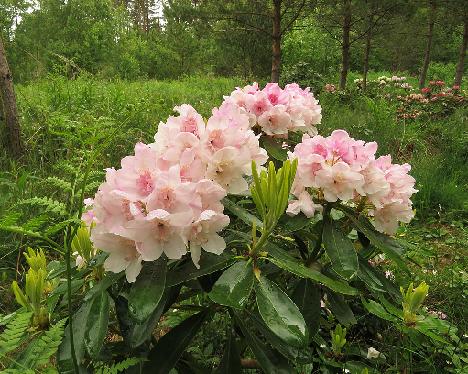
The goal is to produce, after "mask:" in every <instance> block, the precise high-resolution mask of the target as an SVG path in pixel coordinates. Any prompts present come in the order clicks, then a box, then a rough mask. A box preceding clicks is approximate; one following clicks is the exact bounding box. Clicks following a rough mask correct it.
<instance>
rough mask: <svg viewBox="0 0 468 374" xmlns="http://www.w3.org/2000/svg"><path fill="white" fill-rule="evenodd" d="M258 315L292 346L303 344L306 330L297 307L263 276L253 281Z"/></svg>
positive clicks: (305, 340)
mask: <svg viewBox="0 0 468 374" xmlns="http://www.w3.org/2000/svg"><path fill="white" fill-rule="evenodd" d="M255 294H256V296H257V306H258V311H259V312H260V315H261V316H262V319H263V321H265V323H266V325H267V326H268V327H269V328H270V330H271V331H273V332H274V333H275V334H276V335H278V337H280V338H281V339H283V340H284V341H285V342H287V343H288V344H291V345H292V346H294V347H302V346H305V345H306V344H307V342H308V331H307V327H306V323H305V321H304V317H302V314H301V312H300V311H299V308H298V307H297V306H296V304H294V303H293V302H292V301H291V299H290V298H289V297H288V295H286V293H284V292H283V291H282V290H281V289H280V288H279V287H278V286H277V285H276V284H275V283H273V282H272V281H270V280H269V279H268V278H266V277H264V276H260V279H259V281H258V282H255Z"/></svg>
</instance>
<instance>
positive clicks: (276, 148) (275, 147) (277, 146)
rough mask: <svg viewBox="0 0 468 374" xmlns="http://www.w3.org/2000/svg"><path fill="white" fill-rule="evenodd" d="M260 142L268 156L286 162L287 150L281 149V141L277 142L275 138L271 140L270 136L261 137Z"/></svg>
mask: <svg viewBox="0 0 468 374" xmlns="http://www.w3.org/2000/svg"><path fill="white" fill-rule="evenodd" d="M261 142H262V145H263V148H265V149H266V151H267V152H268V155H269V156H271V157H273V158H274V159H276V160H279V161H286V160H287V158H288V150H287V149H283V148H282V145H283V140H282V139H279V140H277V139H275V138H272V137H271V136H262V137H261Z"/></svg>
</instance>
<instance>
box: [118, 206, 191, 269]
mask: <svg viewBox="0 0 468 374" xmlns="http://www.w3.org/2000/svg"><path fill="white" fill-rule="evenodd" d="M192 219H193V218H192V217H191V214H190V212H183V213H178V214H170V213H169V212H167V211H165V210H163V209H156V210H153V211H151V212H150V213H148V215H147V216H146V217H145V218H144V219H142V220H133V221H132V222H130V223H129V224H128V227H127V231H128V236H129V237H130V238H132V239H133V240H134V241H135V242H136V248H137V251H138V252H139V253H140V254H141V258H142V259H143V260H145V261H155V260H157V259H158V258H159V257H161V255H162V254H163V253H165V254H166V256H167V257H168V258H170V259H179V258H181V257H182V256H183V255H184V254H185V253H186V252H187V248H186V243H185V241H184V239H183V238H182V230H181V229H182V227H184V226H187V225H189V224H190V222H191V221H192Z"/></svg>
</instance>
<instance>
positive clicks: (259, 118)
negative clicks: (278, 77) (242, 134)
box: [220, 83, 322, 137]
mask: <svg viewBox="0 0 468 374" xmlns="http://www.w3.org/2000/svg"><path fill="white" fill-rule="evenodd" d="M224 99H225V100H224V102H223V104H222V105H221V107H220V110H223V108H224V107H225V106H228V105H233V104H234V105H235V106H238V107H240V108H242V110H244V111H245V112H246V113H248V115H249V117H250V124H251V127H254V126H256V125H258V126H260V127H261V129H262V131H263V132H264V133H265V134H267V135H270V136H277V137H287V135H288V133H289V132H290V131H301V132H304V133H309V134H311V135H316V134H317V129H316V127H315V126H316V125H317V124H319V123H320V121H321V119H322V114H321V111H322V108H321V107H320V105H319V103H318V100H317V99H315V97H314V95H313V94H312V93H311V92H310V90H309V88H306V89H301V88H300V87H299V85H297V84H296V83H292V84H287V85H286V86H285V88H284V89H281V87H279V86H278V84H277V83H268V84H267V85H266V86H265V87H264V88H263V89H262V90H260V89H259V87H258V84H257V83H254V84H253V85H250V86H245V87H244V88H237V89H236V90H235V91H233V92H232V93H231V95H230V96H226V97H225V98H224Z"/></svg>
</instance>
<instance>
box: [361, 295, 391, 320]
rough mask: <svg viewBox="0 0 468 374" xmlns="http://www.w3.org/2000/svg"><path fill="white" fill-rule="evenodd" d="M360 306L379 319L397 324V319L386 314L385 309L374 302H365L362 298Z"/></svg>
mask: <svg viewBox="0 0 468 374" xmlns="http://www.w3.org/2000/svg"><path fill="white" fill-rule="evenodd" d="M361 300H362V305H364V307H365V308H366V309H367V311H368V312H369V313H372V314H374V315H376V316H377V317H379V318H382V319H385V320H387V321H390V322H397V321H398V318H397V317H395V316H394V315H392V314H390V313H388V312H387V311H386V310H385V308H384V307H383V306H382V305H380V304H379V303H377V302H375V301H374V300H369V301H366V299H364V298H363V297H362V298H361Z"/></svg>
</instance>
